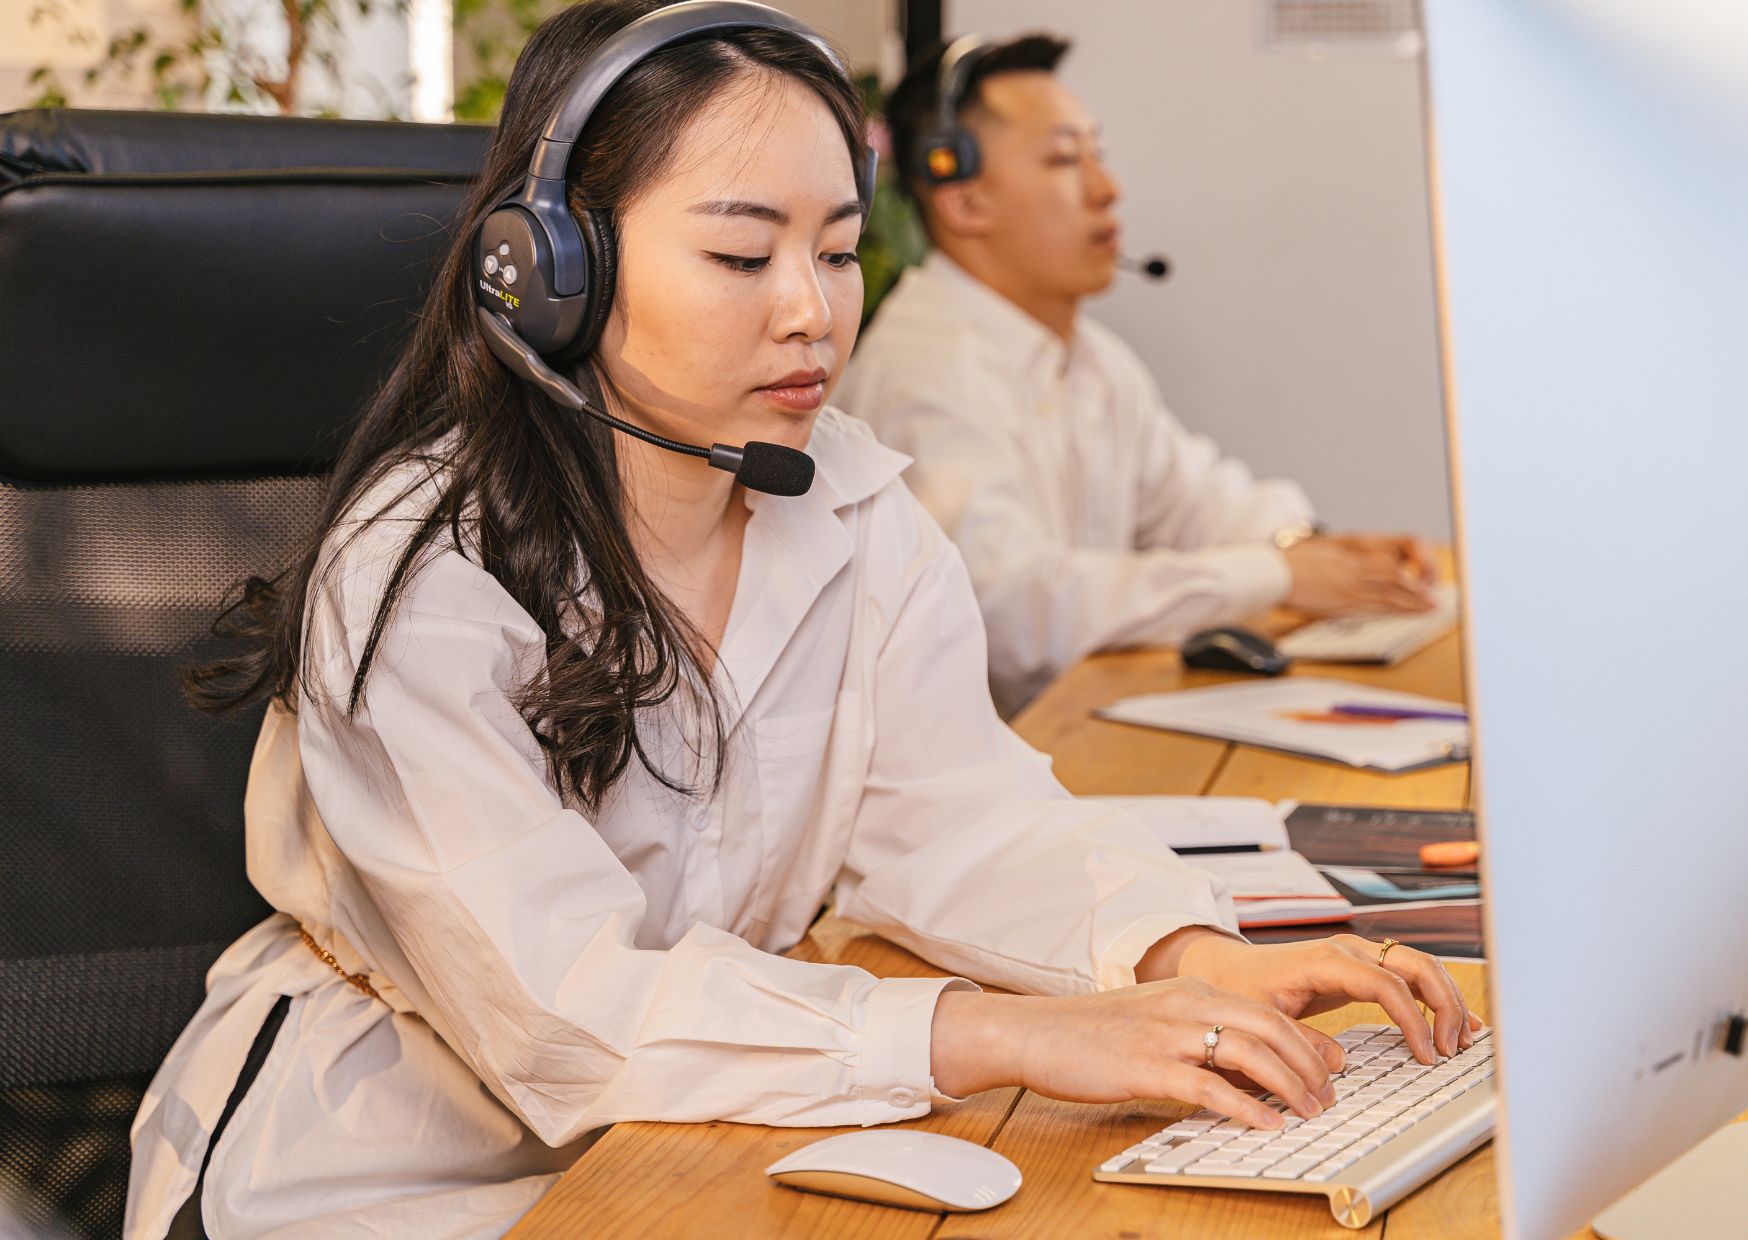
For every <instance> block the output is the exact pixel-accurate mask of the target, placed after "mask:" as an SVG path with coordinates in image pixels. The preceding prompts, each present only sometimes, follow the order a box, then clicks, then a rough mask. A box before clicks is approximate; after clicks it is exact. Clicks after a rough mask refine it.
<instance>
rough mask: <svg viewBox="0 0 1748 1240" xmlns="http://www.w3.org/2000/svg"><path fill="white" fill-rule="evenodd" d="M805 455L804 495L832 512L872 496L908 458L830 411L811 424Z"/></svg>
mask: <svg viewBox="0 0 1748 1240" xmlns="http://www.w3.org/2000/svg"><path fill="white" fill-rule="evenodd" d="M807 454H808V455H809V456H811V457H812V458H813V486H812V488H811V489H810V490H809V491H808V495H809V497H813V496H817V497H818V498H819V500H820V501H821V502H822V503H823V504H824V505H825V506H826V507H828V508H830V509H831V510H832V511H834V512H835V511H837V510H838V509H840V508H848V507H849V506H850V505H852V504H859V503H861V502H862V501H863V500H865V499H867V498H868V497H869V496H871V495H874V494H875V493H876V492H878V491H879V490H880V489H881V488H882V487H884V486H885V485H886V484H887V483H889V482H891V481H892V480H893V479H894V478H896V477H898V476H899V475H900V474H902V473H903V472H904V470H905V467H906V466H908V465H909V464H910V458H909V457H908V456H906V455H904V453H902V452H895V451H894V450H893V449H891V448H888V447H887V446H886V445H885V444H882V443H881V442H880V441H879V440H877V439H875V438H874V435H873V433H872V432H870V431H869V430H868V428H867V427H866V426H865V425H864V424H863V423H861V422H858V421H856V420H855V419H853V418H850V417H848V416H846V415H844V414H842V413H840V412H838V411H837V410H836V409H830V408H827V409H822V410H821V411H820V414H819V417H818V418H817V419H816V420H815V421H814V424H813V435H812V438H810V439H809V440H808V441H807Z"/></svg>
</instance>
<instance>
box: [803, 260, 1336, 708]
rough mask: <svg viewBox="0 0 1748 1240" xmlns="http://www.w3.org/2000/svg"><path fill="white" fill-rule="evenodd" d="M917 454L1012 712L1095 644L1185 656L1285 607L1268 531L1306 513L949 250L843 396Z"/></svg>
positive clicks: (913, 476)
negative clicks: (1166, 648)
mask: <svg viewBox="0 0 1748 1240" xmlns="http://www.w3.org/2000/svg"><path fill="white" fill-rule="evenodd" d="M837 401H838V403H839V404H840V405H841V406H842V407H843V408H844V409H846V410H847V411H848V412H850V413H852V414H854V415H856V416H858V417H860V418H862V419H864V420H866V421H867V422H869V423H870V424H871V425H872V426H873V427H874V430H875V433H876V434H877V435H878V436H879V437H880V439H881V441H882V442H884V443H886V444H887V445H889V446H891V447H893V448H896V449H898V450H899V451H900V452H903V453H905V454H906V455H908V456H910V457H911V458H912V459H913V461H914V464H913V465H912V466H911V467H910V469H909V470H908V471H907V473H906V475H905V481H906V482H907V483H908V484H909V486H910V489H911V490H912V491H913V492H915V494H916V495H917V497H918V498H919V499H921V500H922V502H923V504H924V505H925V506H926V507H927V508H928V509H929V511H930V512H931V513H932V514H933V515H934V517H935V519H936V520H937V521H939V522H940V524H941V525H942V527H943V528H944V529H945V530H946V531H947V533H948V535H949V536H950V537H951V538H952V539H953V541H954V542H955V543H957V544H958V546H959V549H960V552H961V553H962V554H963V556H964V558H965V562H966V564H967V566H968V567H969V568H970V570H971V577H972V581H973V584H974V586H975V588H976V592H977V599H978V602H979V604H980V605H981V606H982V609H983V617H984V622H985V624H986V625H987V627H988V630H989V649H990V685H991V688H992V689H993V691H994V693H995V698H996V702H997V704H998V705H999V706H1000V707H1001V709H1002V710H1003V712H1004V713H1012V712H1013V711H1015V710H1017V709H1019V707H1020V706H1022V705H1024V704H1025V702H1026V701H1027V700H1029V699H1030V698H1031V697H1032V696H1033V695H1035V694H1036V693H1037V692H1038V691H1039V690H1040V689H1042V688H1043V687H1044V685H1045V684H1047V683H1048V682H1049V681H1050V679H1051V678H1052V677H1054V676H1055V675H1057V674H1058V673H1060V672H1061V671H1062V670H1063V669H1065V668H1066V667H1068V666H1069V665H1070V664H1071V663H1073V662H1074V661H1075V660H1076V659H1079V658H1080V657H1082V656H1083V655H1086V654H1089V653H1091V652H1093V651H1095V650H1101V649H1108V648H1112V647H1125V646H1143V645H1155V644H1158V645H1175V644H1177V643H1179V642H1181V641H1182V640H1183V639H1184V638H1185V637H1187V636H1188V635H1190V634H1191V633H1194V632H1195V631H1196V630H1198V629H1202V628H1206V627H1208V626H1210V625H1215V624H1221V623H1226V622H1230V621H1233V620H1236V619H1239V618H1241V617H1243V616H1246V615H1250V614H1254V613H1255V612H1258V611H1261V610H1265V609H1266V608H1268V607H1271V606H1273V605H1274V604H1276V603H1278V602H1280V601H1281V600H1282V599H1283V598H1284V597H1285V596H1286V593H1287V590H1288V587H1289V585H1290V581H1291V578H1290V574H1289V572H1288V568H1287V564H1286V561H1285V559H1284V558H1283V557H1282V555H1281V553H1280V551H1278V550H1277V549H1276V548H1275V547H1274V545H1273V543H1272V542H1271V541H1270V540H1271V536H1272V535H1273V534H1274V533H1275V532H1276V531H1278V530H1280V529H1282V528H1283V527H1286V526H1291V525H1294V524H1297V523H1299V522H1302V521H1305V520H1307V519H1309V517H1310V516H1311V505H1310V501H1309V500H1307V499H1306V497H1305V494H1304V492H1303V491H1301V490H1300V489H1299V488H1298V487H1297V486H1296V485H1294V484H1293V483H1291V482H1286V481H1261V482H1259V481H1257V480H1256V479H1255V478H1253V477H1252V476H1251V473H1250V471H1249V469H1247V468H1246V467H1245V466H1244V464H1243V463H1241V462H1239V461H1237V460H1234V459H1232V458H1231V457H1226V456H1223V455H1222V454H1221V452H1220V450H1219V448H1218V447H1217V446H1216V445H1215V444H1214V442H1213V441H1212V440H1210V439H1209V438H1207V437H1206V436H1203V435H1198V434H1193V433H1191V432H1190V431H1188V430H1186V429H1185V428H1184V426H1183V424H1182V423H1180V422H1179V421H1178V420H1177V419H1176V418H1175V417H1173V416H1172V414H1171V412H1170V411H1169V410H1168V409H1167V408H1166V407H1165V402H1164V400H1163V399H1162V398H1161V396H1160V393H1159V389H1158V386H1157V385H1156V384H1155V382H1154V381H1153V377H1152V376H1151V375H1150V374H1149V373H1148V372H1147V369H1146V367H1145V365H1144V364H1143V363H1142V361H1141V359H1140V358H1139V357H1137V356H1136V355H1135V353H1134V351H1133V350H1132V349H1130V348H1129V346H1128V345H1127V344H1125V343H1124V342H1123V341H1122V340H1121V339H1120V338H1118V337H1117V336H1116V335H1115V334H1114V333H1113V332H1111V331H1110V330H1109V329H1107V328H1105V327H1104V326H1102V325H1101V324H1099V323H1096V322H1093V321H1092V320H1091V319H1089V318H1087V317H1085V316H1084V315H1083V316H1081V317H1080V318H1079V319H1078V320H1077V322H1076V324H1075V330H1074V334H1073V339H1072V342H1071V343H1068V344H1065V343H1064V342H1063V341H1062V340H1061V339H1060V338H1059V337H1057V336H1056V335H1055V334H1054V333H1052V332H1051V331H1049V330H1048V329H1047V328H1045V327H1044V326H1043V324H1041V323H1039V322H1038V321H1037V320H1035V319H1033V318H1032V317H1031V316H1029V315H1027V314H1026V313H1025V312H1024V311H1022V310H1021V309H1019V307H1017V306H1015V305H1014V304H1013V303H1012V302H1010V301H1008V300H1007V299H1006V298H1005V297H1003V296H1001V295H1000V294H999V293H997V292H995V291H994V290H993V289H991V288H989V287H988V286H986V285H984V284H983V283H981V282H980V281H978V280H976V279H974V278H973V277H972V276H970V275H969V274H967V273H966V272H965V271H964V270H963V269H961V268H960V267H958V266H957V265H956V264H954V263H953V262H952V261H951V260H950V259H948V258H947V257H946V256H945V255H943V254H941V253H940V252H939V251H936V252H935V253H932V254H931V255H930V256H929V257H928V259H927V260H926V261H925V262H924V263H923V265H922V266H921V267H917V268H912V269H911V270H909V271H907V272H906V273H905V274H904V277H903V278H902V279H901V280H900V281H899V283H898V286H897V287H896V288H895V289H894V290H893V291H892V293H891V294H889V295H888V297H887V298H886V300H885V301H884V302H883V303H882V304H881V307H880V312H879V314H878V315H877V317H876V318H875V320H874V323H873V325H872V326H871V327H870V329H869V331H868V332H867V334H866V335H865V336H864V338H863V340H862V342H861V344H860V345H859V346H858V348H857V350H856V353H855V356H854V357H853V358H852V359H851V362H850V366H849V369H848V372H847V374H846V375H845V378H844V381H843V384H842V386H841V387H840V388H839V390H838V393H837Z"/></svg>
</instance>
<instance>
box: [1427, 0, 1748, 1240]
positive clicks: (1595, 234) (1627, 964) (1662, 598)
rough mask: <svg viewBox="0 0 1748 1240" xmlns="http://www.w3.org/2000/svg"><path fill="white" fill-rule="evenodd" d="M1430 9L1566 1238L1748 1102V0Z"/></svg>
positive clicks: (1464, 361)
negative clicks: (1743, 1030)
mask: <svg viewBox="0 0 1748 1240" xmlns="http://www.w3.org/2000/svg"><path fill="white" fill-rule="evenodd" d="M1425 16H1426V23H1427V59H1428V75H1429V76H1428V81H1429V96H1428V102H1429V113H1430V118H1431V127H1432V134H1433V143H1432V147H1431V149H1432V151H1433V155H1434V158H1433V161H1432V162H1433V166H1434V201H1435V216H1437V217H1438V218H1437V219H1436V220H1435V225H1436V226H1437V227H1438V228H1439V230H1440V232H1441V235H1442V237H1441V249H1442V264H1441V271H1442V281H1441V282H1442V288H1441V305H1442V309H1443V313H1442V324H1443V328H1444V334H1445V351H1444V358H1445V364H1446V367H1447V380H1448V382H1447V395H1448V397H1449V400H1448V403H1449V406H1450V427H1451V437H1450V443H1451V450H1452V464H1453V470H1454V476H1455V478H1456V481H1457V483H1458V490H1457V498H1456V501H1455V506H1456V509H1457V514H1456V515H1457V518H1458V527H1457V528H1458V544H1459V562H1460V564H1461V572H1462V575H1463V578H1464V590H1465V604H1466V608H1467V614H1468V620H1469V623H1468V626H1467V632H1468V636H1467V641H1468V647H1467V659H1468V676H1469V690H1470V695H1471V697H1470V701H1471V705H1472V708H1473V710H1474V711H1475V717H1476V722H1477V734H1476V739H1477V742H1478V755H1477V765H1476V771H1477V779H1478V805H1479V808H1480V810H1481V815H1482V831H1483V852H1484V855H1485V865H1486V882H1487V884H1488V909H1487V914H1488V923H1487V930H1488V941H1489V956H1490V958H1491V960H1492V962H1493V968H1492V975H1491V978H1492V986H1493V1016H1494V1019H1495V1021H1496V1023H1497V1025H1498V1027H1499V1034H1500V1057H1501V1061H1502V1070H1503V1083H1504V1095H1503V1097H1504V1106H1503V1112H1502V1116H1503V1118H1502V1123H1501V1127H1500V1134H1499V1147H1498V1150H1497V1155H1496V1157H1497V1163H1498V1168H1499V1174H1500V1182H1501V1183H1500V1187H1501V1215H1502V1219H1503V1223H1504V1227H1505V1232H1506V1234H1507V1235H1508V1236H1525V1237H1544V1236H1557V1235H1558V1236H1564V1235H1567V1234H1569V1233H1570V1232H1571V1231H1572V1230H1573V1229H1574V1228H1579V1227H1582V1226H1583V1225H1585V1224H1586V1223H1588V1222H1590V1221H1591V1220H1592V1219H1593V1218H1595V1217H1596V1216H1597V1214H1598V1212H1599V1211H1602V1210H1604V1208H1605V1207H1607V1206H1609V1205H1610V1203H1611V1202H1613V1201H1615V1200H1616V1199H1617V1198H1620V1197H1621V1196H1622V1195H1623V1194H1624V1193H1626V1192H1627V1190H1629V1189H1631V1188H1632V1187H1633V1186H1635V1185H1638V1184H1640V1183H1641V1182H1642V1181H1645V1180H1646V1179H1647V1177H1651V1176H1652V1175H1653V1173H1655V1172H1657V1171H1658V1170H1659V1168H1662V1167H1664V1166H1665V1165H1666V1164H1668V1163H1670V1162H1671V1161H1672V1160H1675V1159H1677V1158H1678V1157H1679V1156H1680V1155H1682V1153H1683V1152H1684V1151H1686V1150H1688V1149H1689V1148H1690V1147H1692V1146H1694V1145H1695V1144H1696V1143H1697V1142H1700V1141H1701V1140H1702V1139H1703V1138H1706V1137H1707V1135H1708V1134H1711V1133H1713V1132H1714V1131H1716V1130H1718V1129H1720V1127H1721V1126H1722V1125H1725V1124H1726V1123H1727V1122H1728V1121H1729V1120H1731V1119H1732V1118H1733V1117H1734V1116H1736V1115H1738V1114H1740V1113H1741V1112H1742V1111H1743V1110H1744V1109H1748V1056H1745V1055H1743V1054H1732V1053H1730V1052H1729V1051H1727V1050H1726V1049H1725V1042H1726V1041H1727V1040H1728V1029H1729V1027H1730V1018H1731V1017H1732V1016H1734V1015H1739V1014H1742V1013H1745V1012H1748V650H1745V648H1744V643H1743V641H1742V639H1741V637H1740V636H1739V632H1740V629H1741V627H1742V624H1743V622H1744V620H1745V619H1748V5H1744V4H1742V3H1740V0H1427V3H1426V6H1425ZM1737 1135H1744V1134H1737ZM1739 1148H1740V1149H1741V1150H1742V1153H1741V1154H1740V1155H1731V1157H1732V1158H1739V1159H1740V1163H1739V1172H1738V1174H1737V1175H1736V1176H1735V1177H1734V1181H1733V1183H1732V1184H1731V1185H1730V1186H1729V1188H1730V1191H1733V1192H1734V1193H1735V1194H1736V1195H1737V1196H1738V1198H1739V1201H1738V1202H1737V1203H1736V1205H1735V1207H1734V1208H1735V1209H1736V1211H1737V1213H1736V1214H1735V1215H1734V1218H1735V1220H1736V1221H1735V1224H1734V1225H1735V1226H1736V1227H1748V1222H1744V1221H1743V1220H1748V1145H1743V1146H1741V1147H1739ZM1720 1191H1722V1190H1720ZM1713 1206H1714V1209H1716V1208H1717V1203H1715V1202H1714V1203H1713ZM1726 1217H1727V1216H1726ZM1663 1221H1664V1224H1665V1226H1663V1227H1662V1228H1661V1229H1660V1230H1658V1231H1656V1232H1655V1233H1654V1234H1660V1235H1666V1236H1678V1235H1692V1234H1698V1233H1696V1232H1694V1231H1689V1230H1687V1229H1686V1228H1685V1227H1684V1226H1683V1225H1682V1224H1681V1223H1680V1222H1679V1221H1678V1220H1676V1219H1674V1218H1665V1219H1664V1220H1663ZM1599 1229H1602V1230H1605V1231H1606V1230H1607V1229H1606V1228H1602V1227H1601V1225H1600V1224H1599ZM1731 1234H1742V1233H1741V1231H1734V1232H1733V1233H1731Z"/></svg>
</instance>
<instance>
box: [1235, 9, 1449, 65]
mask: <svg viewBox="0 0 1748 1240" xmlns="http://www.w3.org/2000/svg"><path fill="white" fill-rule="evenodd" d="M1257 12H1258V22H1257V25H1258V28H1259V31H1260V34H1261V40H1262V46H1263V47H1264V48H1265V49H1266V50H1269V51H1278V52H1299V53H1301V54H1303V55H1309V56H1330V55H1344V54H1354V53H1359V54H1362V55H1365V54H1369V55H1374V56H1376V55H1382V56H1418V55H1419V54H1420V49H1421V46H1422V40H1421V33H1420V5H1419V3H1418V2H1417V0H1257Z"/></svg>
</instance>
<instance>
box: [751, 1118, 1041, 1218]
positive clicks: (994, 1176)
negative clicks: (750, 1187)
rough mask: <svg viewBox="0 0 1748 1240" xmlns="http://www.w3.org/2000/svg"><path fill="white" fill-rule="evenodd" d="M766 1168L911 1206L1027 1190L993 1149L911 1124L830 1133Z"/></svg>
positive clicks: (969, 1204) (838, 1193)
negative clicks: (821, 1139) (919, 1129)
mask: <svg viewBox="0 0 1748 1240" xmlns="http://www.w3.org/2000/svg"><path fill="white" fill-rule="evenodd" d="M765 1174H766V1175H768V1176H770V1177H771V1178H772V1179H774V1180H776V1181H777V1182H778V1183H779V1184H787V1185H789V1186H790V1187H791V1188H804V1189H807V1190H808V1191H809V1192H815V1193H829V1194H830V1195H832V1196H833V1197H853V1198H855V1199H856V1200H858V1201H874V1202H878V1203H880V1204H881V1205H887V1206H905V1207H907V1208H908V1209H912V1210H951V1211H955V1212H962V1211H967V1210H987V1209H989V1208H990V1207H991V1206H999V1205H1000V1204H1001V1203H1002V1202H1004V1201H1006V1200H1007V1199H1008V1198H1009V1197H1012V1196H1013V1195H1014V1194H1015V1193H1017V1192H1018V1191H1019V1189H1020V1169H1019V1168H1018V1167H1016V1166H1014V1165H1013V1163H1011V1162H1009V1161H1008V1160H1007V1159H1005V1158H1003V1157H1002V1156H1001V1155H1000V1154H997V1153H996V1152H995V1151H994V1150H988V1149H985V1148H984V1147H983V1146H981V1145H973V1144H972V1143H971V1142H969V1141H961V1140H960V1139H959V1138H958V1137H943V1136H941V1135H939V1134H938V1133H933V1132H917V1131H915V1130H913V1129H906V1128H871V1129H868V1130H866V1131H864V1132H847V1133H845V1134H844V1135H843V1136H840V1137H827V1138H826V1139H825V1140H823V1141H815V1142H814V1143H813V1144H812V1145H806V1146H803V1147H802V1148H800V1149H798V1150H796V1151H795V1152H794V1153H793V1154H790V1155H788V1156H787V1157H785V1158H779V1159H778V1160H777V1161H776V1162H774V1163H772V1164H771V1165H770V1166H769V1167H766V1168H765Z"/></svg>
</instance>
